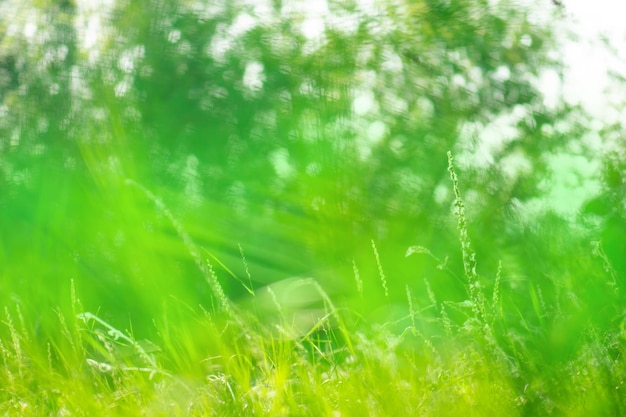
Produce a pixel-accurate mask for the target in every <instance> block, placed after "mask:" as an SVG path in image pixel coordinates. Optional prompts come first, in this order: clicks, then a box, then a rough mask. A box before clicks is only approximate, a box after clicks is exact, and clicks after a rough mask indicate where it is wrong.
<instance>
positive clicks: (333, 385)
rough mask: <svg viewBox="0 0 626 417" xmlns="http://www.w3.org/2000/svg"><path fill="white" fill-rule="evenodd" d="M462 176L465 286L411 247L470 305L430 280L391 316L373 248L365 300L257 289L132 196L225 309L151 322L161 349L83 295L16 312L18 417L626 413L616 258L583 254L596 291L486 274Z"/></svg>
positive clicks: (6, 385)
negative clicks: (237, 291)
mask: <svg viewBox="0 0 626 417" xmlns="http://www.w3.org/2000/svg"><path fill="white" fill-rule="evenodd" d="M448 162H449V166H448V170H449V174H450V183H451V184H452V187H453V190H454V218H453V220H454V221H455V222H456V231H457V243H458V246H457V249H458V251H459V253H460V257H461V259H462V262H461V264H460V265H459V266H460V268H457V269H459V270H453V269H454V268H455V266H449V265H447V264H446V263H445V262H441V261H440V260H439V258H437V257H436V256H435V255H434V254H433V253H432V252H431V250H430V249H429V248H426V247H423V246H411V247H409V248H407V250H406V253H404V254H403V255H405V256H406V257H409V258H411V257H426V258H430V259H433V260H434V261H436V262H435V263H436V264H437V268H438V269H439V270H440V271H443V273H446V274H449V275H454V276H456V278H458V279H459V280H461V281H462V287H463V288H464V295H463V297H461V298H457V299H454V300H450V299H446V297H447V296H448V294H447V293H446V292H445V291H444V292H442V291H438V290H437V288H436V287H435V286H433V285H430V281H429V279H428V276H426V275H425V276H416V277H415V279H416V280H419V285H415V283H411V282H406V283H405V285H404V288H403V290H404V291H402V292H403V294H402V299H403V301H402V302H395V303H391V301H390V300H391V298H390V294H389V292H390V291H396V290H397V287H398V286H397V285H391V286H390V285H389V284H390V283H389V282H388V280H390V279H391V278H390V277H389V276H387V275H386V272H385V268H386V265H385V257H384V256H380V253H379V252H380V251H379V249H381V248H379V247H377V245H376V242H375V241H373V240H372V241H371V242H369V243H371V250H372V251H371V254H370V258H371V259H372V260H373V261H374V262H375V263H376V268H375V274H373V275H374V276H373V277H367V276H365V275H364V271H360V270H359V268H358V265H357V264H356V263H354V265H353V271H352V272H353V275H352V276H350V277H343V278H342V279H343V280H344V281H346V282H351V283H352V284H351V285H353V290H352V293H353V296H352V300H350V299H347V298H345V297H338V298H339V299H337V300H335V299H333V297H332V295H329V294H328V293H327V291H326V290H325V289H324V287H323V285H322V284H320V282H318V281H317V280H316V279H315V278H314V277H313V278H295V277H294V278H292V279H289V280H284V281H283V282H279V283H278V284H275V285H268V286H265V287H263V288H254V285H253V281H254V279H253V277H251V276H247V277H246V276H245V275H243V276H237V274H236V273H235V272H233V271H232V270H231V268H234V266H230V267H229V266H228V265H226V264H224V263H223V262H221V261H220V260H219V259H218V257H216V256H212V255H211V254H210V253H209V252H207V251H205V250H202V248H200V247H199V246H197V245H196V243H195V242H194V240H193V239H192V238H191V236H190V235H189V234H188V232H187V231H186V230H185V228H184V227H183V226H182V225H181V224H180V222H179V221H178V220H177V218H176V216H175V214H173V212H172V211H171V210H170V209H169V208H168V207H166V206H165V205H164V204H163V203H162V202H161V200H159V198H158V197H157V196H155V195H154V194H152V193H151V192H150V191H148V190H147V189H144V188H142V187H141V186H140V185H138V184H135V183H132V182H129V183H128V185H129V186H131V187H134V188H142V189H141V192H143V193H145V194H146V195H147V197H148V198H149V199H151V200H152V202H153V203H154V205H155V209H156V210H158V211H160V212H161V213H162V215H163V216H164V218H165V220H166V221H167V222H170V223H171V226H172V227H173V229H174V230H175V231H176V235H177V238H178V239H179V240H180V241H181V242H182V243H183V245H184V246H185V248H186V250H187V256H188V257H189V259H191V260H192V261H193V262H194V264H195V267H196V268H197V269H198V271H200V273H201V275H202V277H203V279H204V282H203V285H205V286H206V288H207V289H208V290H209V291H210V293H211V295H210V297H209V298H210V300H206V301H205V302H203V303H200V304H199V305H191V304H189V303H186V302H184V301H183V300H176V301H175V302H168V303H166V304H167V305H166V306H165V307H164V308H163V309H162V310H160V311H161V313H162V314H161V315H160V316H154V317H150V322H151V323H150V324H142V326H144V327H146V326H147V327H150V328H151V330H150V331H148V332H147V333H146V332H145V331H144V330H145V329H143V330H142V329H139V328H137V329H135V328H133V324H132V321H128V322H126V323H127V327H124V328H121V327H119V326H116V325H114V324H112V323H110V322H109V320H107V319H106V318H104V317H105V316H106V314H107V313H106V308H107V306H106V305H105V306H104V307H103V310H105V311H103V312H100V311H90V310H88V309H86V308H85V306H84V305H83V302H82V301H81V293H80V290H79V289H77V285H76V284H75V283H74V281H73V280H71V279H69V280H68V281H69V282H68V285H67V287H65V288H64V289H63V290H64V291H62V293H60V294H57V300H58V301H59V304H58V305H57V306H54V307H52V308H47V307H45V306H38V305H37V302H36V300H28V301H26V300H24V301H22V300H19V299H17V298H14V299H13V301H12V302H8V303H7V304H6V305H5V306H4V310H3V312H2V330H1V332H0V334H1V338H0V356H1V357H0V360H1V361H2V367H1V368H0V387H1V388H0V412H1V413H2V415H4V416H81V415H84V416H259V415H271V416H329V417H339V416H393V415H403V416H457V415H470V416H502V415H507V416H535V415H555V416H561V415H562V416H589V415H593V416H616V415H623V414H624V413H626V395H624V394H623V390H624V389H626V387H624V378H625V376H626V375H625V374H626V363H625V359H624V347H625V343H626V330H625V326H624V318H623V308H622V307H621V303H620V300H621V299H623V296H621V293H622V289H621V287H620V285H619V281H618V279H619V277H618V275H617V273H616V271H615V270H613V269H612V266H611V265H610V262H609V260H608V258H607V257H606V255H604V253H603V251H602V247H601V245H600V244H598V243H596V245H595V246H594V248H595V250H592V249H591V248H590V249H589V251H588V252H587V253H581V254H580V256H581V257H582V258H585V260H584V262H587V265H588V267H587V268H586V270H584V271H581V272H582V273H583V274H581V275H584V276H565V275H564V276H558V277H553V278H551V279H552V281H551V282H548V281H550V280H549V279H547V278H546V279H545V280H544V282H543V283H539V284H534V283H533V282H532V281H531V280H527V281H525V282H523V283H522V284H521V285H519V284H518V285H517V286H516V285H514V284H513V283H514V281H512V280H510V279H509V273H508V272H507V265H506V262H502V261H501V262H499V263H498V267H497V268H496V270H494V271H489V272H488V273H486V272H483V273H482V274H479V273H478V272H477V265H479V264H480V258H479V257H477V256H476V253H475V252H474V250H473V246H472V240H471V236H470V232H469V229H468V219H467V218H466V212H465V205H464V202H463V199H462V196H461V193H462V190H461V189H460V186H459V181H458V178H457V176H456V173H455V170H454V165H453V160H452V156H451V154H450V153H448ZM139 249H141V248H139ZM240 249H241V257H240V259H239V261H240V262H241V265H242V266H243V268H242V270H243V271H247V273H250V271H249V268H248V264H247V259H246V256H245V248H240ZM479 270H480V268H479ZM217 271H221V273H220V274H218V273H217ZM368 273H369V272H368ZM569 273H570V272H567V271H564V274H569ZM218 275H219V276H218ZM228 275H231V277H230V279H231V280H233V279H234V278H237V280H238V281H237V282H238V285H240V286H241V287H242V288H243V289H245V292H246V293H248V295H249V296H248V297H243V298H238V299H237V300H232V299H231V298H230V297H229V295H228V293H227V291H225V289H224V286H223V285H222V283H221V281H222V280H224V279H225V278H224V277H225V276H228ZM155 279H158V277H157V278H155ZM161 279H164V277H161ZM369 286H375V288H373V289H372V288H368V287H369ZM416 288H418V289H420V288H421V289H422V291H423V292H424V293H423V294H422V293H416ZM65 290H67V291H65ZM170 290H171V287H170V288H168V287H167V286H162V287H161V292H154V291H153V292H152V293H151V294H150V299H151V300H152V301H153V302H154V303H155V304H159V303H164V300H170V301H171V294H169V293H168V292H169V291H170ZM367 291H376V292H379V296H380V298H381V299H382V300H389V301H388V302H387V304H386V306H385V309H386V310H391V309H393V310H394V311H395V312H396V313H395V315H394V319H393V320H392V321H387V320H386V317H387V316H386V315H381V314H378V315H376V314H372V311H371V310H372V305H368V302H367V299H364V293H366V292H367ZM590 293H591V295H590ZM396 295H397V294H396ZM357 299H360V302H355V301H354V300H357ZM372 302H373V301H372ZM120 305H121V306H123V304H120ZM203 305H204V307H203ZM112 317H114V316H112ZM112 319H113V320H115V319H114V318H112ZM117 323H120V321H119V320H117ZM122 323H123V322H122ZM144 334H150V338H149V339H147V338H144V337H143V336H142V335H144Z"/></svg>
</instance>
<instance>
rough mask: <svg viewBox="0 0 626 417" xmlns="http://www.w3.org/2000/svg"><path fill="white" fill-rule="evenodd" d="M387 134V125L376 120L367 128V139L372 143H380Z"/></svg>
mask: <svg viewBox="0 0 626 417" xmlns="http://www.w3.org/2000/svg"><path fill="white" fill-rule="evenodd" d="M386 132H387V125H386V124H385V122H383V121H380V120H376V121H375V122H372V123H370V125H369V126H368V128H367V138H368V139H369V140H370V142H372V143H377V142H380V140H381V139H382V138H383V137H384V136H385V133H386Z"/></svg>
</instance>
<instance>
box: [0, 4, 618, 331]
mask: <svg viewBox="0 0 626 417" xmlns="http://www.w3.org/2000/svg"><path fill="white" fill-rule="evenodd" d="M87 3H88V2H74V1H65V2H58V1H37V2H32V3H31V2H20V3H19V5H18V4H17V3H15V4H12V3H11V2H7V3H5V4H4V5H3V6H1V7H3V8H4V9H6V10H9V7H14V9H11V12H10V13H8V12H3V13H2V18H0V28H2V30H0V33H2V35H1V37H0V100H1V103H0V189H1V190H2V192H1V194H0V230H1V231H0V239H1V240H0V264H1V265H2V266H1V268H2V269H1V270H0V273H1V276H0V294H1V295H0V297H3V299H5V301H6V300H8V299H9V298H10V297H13V298H17V299H22V300H30V299H32V300H39V301H40V303H38V304H37V306H35V307H36V309H37V310H40V309H41V308H42V307H45V306H47V307H50V306H56V305H58V304H59V303H60V298H63V297H65V296H64V295H62V294H68V292H69V290H68V287H69V282H70V279H74V280H75V281H76V282H77V285H78V288H79V290H80V292H81V294H82V297H83V298H84V301H85V303H86V304H87V306H88V308H90V309H96V308H98V307H100V308H102V309H103V310H104V312H105V314H109V315H111V316H115V318H116V320H126V319H127V317H128V316H130V317H131V318H132V319H133V322H134V323H143V324H145V323H149V322H150V321H151V317H152V316H153V315H158V314H157V312H158V311H161V310H162V309H167V308H168V307H167V306H168V305H169V304H171V303H174V304H183V305H186V306H190V308H194V309H195V308H196V306H197V305H198V304H203V305H208V306H211V301H209V300H211V299H212V296H213V295H212V294H210V292H209V289H208V286H207V285H206V282H205V281H204V278H203V277H202V275H201V273H200V271H199V270H198V268H197V266H196V265H195V264H194V261H193V256H190V253H189V248H188V247H187V246H186V244H185V241H184V240H185V239H184V238H183V236H181V234H180V231H179V230H178V229H179V228H178V226H177V224H174V223H173V222H172V221H171V219H170V218H169V217H170V216H168V215H167V214H166V213H165V212H164V210H163V208H160V205H161V203H162V204H163V205H164V206H165V207H167V210H169V211H170V212H171V214H172V216H173V218H174V219H176V220H175V221H176V222H180V225H181V226H182V229H184V230H185V231H186V233H188V234H189V236H190V237H191V238H192V239H193V240H194V241H195V243H196V244H198V245H199V246H200V247H201V248H203V249H205V250H206V251H208V252H209V253H210V254H211V255H210V256H212V257H214V258H217V259H218V260H219V261H220V262H219V263H215V265H214V266H215V269H216V270H217V272H218V276H219V278H220V280H221V281H222V283H223V285H224V286H225V288H226V290H227V292H228V293H229V295H230V296H232V297H234V298H241V299H242V302H243V298H245V297H246V295H247V293H246V291H245V288H244V287H243V286H242V285H241V281H244V282H245V281H246V268H248V267H249V272H250V273H251V276H252V282H253V286H254V287H255V288H259V287H261V286H264V285H267V284H270V283H273V282H276V281H280V280H283V279H285V278H288V277H291V276H296V275H300V276H314V277H315V278H317V279H319V280H320V281H321V282H323V284H324V286H325V287H326V288H327V289H328V291H329V292H331V293H333V294H334V295H337V296H340V297H345V298H346V299H348V300H351V301H350V302H354V303H358V302H359V300H357V299H358V298H359V297H358V296H355V295H354V294H356V293H357V286H356V285H355V282H354V281H353V280H352V277H353V276H354V272H353V271H354V269H355V268H356V271H358V273H359V277H360V278H361V279H362V280H364V282H365V285H364V286H363V288H364V290H363V291H364V293H363V294H361V301H360V302H363V303H364V304H365V305H366V306H367V309H366V311H367V312H369V313H371V315H373V316H375V315H377V314H378V315H380V318H381V319H382V320H388V319H394V317H389V316H390V315H391V316H393V314H395V310H394V309H393V308H390V306H393V305H394V303H397V302H399V301H400V300H404V301H406V299H405V297H406V293H405V287H406V285H407V284H409V286H410V287H411V288H415V291H414V293H415V294H419V295H418V296H417V297H418V300H417V301H418V302H420V303H422V304H423V305H425V304H428V297H427V292H426V289H425V287H424V284H423V283H424V278H427V279H428V280H429V281H430V282H432V285H433V286H434V287H436V288H437V289H438V291H437V293H438V294H446V296H447V298H449V299H450V300H452V301H461V300H462V299H463V297H464V294H465V291H466V289H465V283H463V282H462V280H458V279H456V278H455V274H457V275H458V271H460V270H461V267H462V266H461V265H462V262H461V252H460V249H459V244H458V241H457V230H456V228H455V221H454V218H453V216H452V208H451V207H452V206H451V204H452V199H453V194H452V192H451V189H452V188H451V184H450V180H449V177H448V172H447V161H446V157H445V154H446V152H447V151H448V150H452V151H453V152H454V154H455V155H458V156H459V157H458V161H459V162H458V167H457V169H458V171H459V176H460V182H461V184H460V185H461V189H462V192H463V195H464V196H466V202H467V205H468V216H469V221H470V223H469V231H470V235H471V238H472V241H473V244H474V247H475V249H476V251H477V255H478V260H479V272H480V273H481V274H482V275H483V278H484V279H485V285H487V286H488V287H489V286H493V284H491V282H492V278H491V277H493V276H494V275H495V271H496V269H497V265H498V262H499V261H502V263H503V265H504V269H503V271H504V272H503V274H504V275H503V285H505V286H506V288H507V289H508V290H509V291H510V293H511V294H517V295H519V298H520V299H522V300H525V301H521V302H519V304H520V305H519V309H520V315H521V316H525V317H526V316H527V317H530V318H527V319H526V320H527V321H526V322H525V324H523V325H524V326H526V327H527V328H530V327H532V326H535V325H537V326H540V325H542V324H544V323H543V322H542V320H543V319H544V318H543V313H541V310H540V309H538V307H537V306H538V305H541V303H546V304H548V305H550V304H554V303H558V302H561V301H563V300H566V299H567V297H568V294H570V293H569V292H567V291H566V289H567V288H569V286H577V285H586V284H582V283H579V282H577V281H576V280H578V279H582V277H580V274H579V271H580V269H581V268H586V269H585V270H587V271H590V272H591V274H593V273H596V272H595V271H599V270H602V268H603V262H602V260H601V259H599V258H597V257H596V258H593V257H591V254H592V249H591V248H590V247H589V245H588V240H589V236H588V235H586V234H584V233H579V234H576V233H575V231H573V230H572V229H571V227H570V224H569V223H567V221H565V220H563V219H561V218H560V217H559V216H557V215H556V214H554V213H551V212H549V211H548V212H545V211H544V212H542V214H538V215H536V216H535V217H533V216H532V215H530V214H528V213H527V212H526V211H524V210H523V209H522V208H521V207H524V205H525V204H526V203H529V202H532V201H537V200H539V201H540V200H541V198H543V197H545V193H546V186H545V184H546V182H548V183H549V182H550V181H551V178H550V175H551V171H550V168H549V161H550V157H551V156H553V155H556V154H559V153H563V152H571V153H576V152H578V153H583V154H584V153H585V152H588V150H587V149H586V148H585V144H584V142H583V141H581V138H582V137H583V136H584V123H583V122H584V120H583V119H584V117H585V115H584V114H582V112H581V111H580V109H577V108H575V107H572V106H570V105H568V104H566V103H565V102H563V101H559V102H557V104H556V105H555V106H548V105H546V99H545V97H544V95H543V94H542V91H541V90H540V89H541V83H540V82H539V80H540V78H541V76H542V74H544V73H545V72H546V71H553V72H555V73H556V74H560V73H561V70H562V64H561V63H560V62H559V61H558V60H557V59H556V58H554V56H555V54H554V51H555V50H557V49H558V36H557V34H555V33H554V31H553V29H552V28H551V27H550V26H549V25H539V24H536V23H533V22H534V20H533V19H535V18H534V17H533V15H532V10H527V9H523V8H521V7H518V6H516V5H515V4H514V2H507V1H501V2H497V3H494V2H490V1H486V0H474V1H461V0H451V1H440V0H419V1H401V0H397V1H386V2H378V3H377V5H376V6H372V7H366V6H364V4H362V3H359V2H353V1H329V2H328V5H327V6H328V13H321V12H320V13H318V12H314V11H311V10H309V11H306V9H302V10H300V9H298V8H297V7H293V5H292V4H291V2H282V1H273V2H269V1H268V2H255V3H254V4H252V3H250V2H237V1H210V2H185V1H182V2H172V1H165V0H143V1H132V2H131V1H117V2H115V3H114V4H113V5H112V6H111V8H110V10H107V7H105V6H104V5H103V8H102V10H98V11H94V10H89V9H88V8H87ZM548 6H550V5H548ZM550 12H552V13H554V14H555V16H556V15H557V14H558V10H556V9H555V10H552V11H550V9H548V11H547V13H550ZM316 13H317V14H316ZM98 22H99V24H98ZM311 28H313V29H315V28H322V30H321V31H318V32H317V33H314V32H315V31H313V32H311V31H310V29H311ZM312 33H313V34H312ZM94 37H95V38H96V41H93V40H90V39H92V38H94ZM573 120H576V121H573ZM487 131H490V132H491V135H490V136H489V135H487V134H486V133H485V132H487ZM494 131H495V135H496V138H495V139H494V138H493V136H494V133H493V132H494ZM485 144H486V145H485ZM572 144H577V145H575V146H574V145H572ZM485 146H486V147H487V149H488V152H487V155H485V151H484V149H485ZM571 149H579V150H578V151H570V150H571ZM481 158H482V159H481ZM622 159H623V158H622ZM481 160H482V161H483V162H480V161H481ZM485 160H486V162H485ZM619 160H620V158H617V159H615V161H613V159H610V160H609V162H607V168H606V169H605V173H604V180H605V184H606V187H607V192H606V195H605V197H603V198H605V199H608V200H607V201H609V200H610V201H611V203H600V202H598V204H599V207H600V212H599V213H598V214H599V215H601V216H603V219H604V220H603V221H605V222H606V225H605V227H603V228H600V229H597V230H603V231H600V232H599V233H600V234H601V240H602V242H603V245H604V246H603V247H604V251H605V254H606V255H607V256H608V263H609V264H610V265H612V267H613V268H615V269H616V270H617V273H618V274H622V273H623V272H624V271H625V270H626V269H625V268H626V266H625V265H624V264H623V259H626V258H624V257H623V256H622V255H623V250H624V247H623V243H622V242H621V235H620V234H619V233H618V232H617V231H618V230H622V226H623V224H624V216H623V213H622V210H621V209H620V208H619V207H621V206H622V205H623V204H621V203H619V202H621V201H623V196H621V194H620V193H621V191H620V190H621V188H620V187H621V184H622V182H621V174H622V171H623V170H622V169H621V168H619V167H620V166H621V165H619V164H620V162H619ZM611 161H613V162H611ZM621 163H622V164H623V162H621ZM615 178H618V180H616V179H615ZM128 180H132V183H129V181H128ZM133 183H134V184H140V185H141V187H144V188H145V190H149V192H150V193H151V194H148V193H146V192H144V191H142V188H141V187H133V186H131V185H129V184H133ZM622 188H623V187H622ZM153 196H156V197H153ZM155 198H156V199H158V201H156V200H155ZM598 204H595V205H594V203H593V202H590V203H589V205H588V206H587V207H588V208H589V210H590V211H592V212H598V209H597V208H594V207H596V206H598ZM372 240H374V242H375V244H376V246H377V248H378V251H379V252H380V259H381V265H377V262H376V259H375V256H374V253H373V251H372V244H371V242H372ZM412 245H421V246H423V247H427V248H428V249H429V250H430V251H431V252H432V254H433V255H434V258H436V259H434V258H433V257H428V256H412V257H409V258H407V257H405V253H406V249H407V248H408V247H409V246H412ZM242 253H243V255H244V256H245V260H246V263H244V262H242ZM204 255H205V253H203V256H204ZM214 258H212V259H214ZM444 259H445V261H443V260H444ZM594 262H595V263H594ZM222 264H223V265H222ZM379 266H381V267H382V268H383V272H384V273H385V275H386V277H387V280H388V285H389V296H388V297H386V296H385V295H384V292H383V290H382V287H381V283H380V281H379V271H378V270H379ZM575 274H578V275H575ZM233 275H236V278H234V277H233ZM570 275H572V276H573V277H574V278H572V279H571V280H570V281H568V279H569V278H564V277H568V276H570ZM598 285H599V284H598ZM563 286H565V287H566V288H565V289H564V287H563ZM529 288H530V289H529ZM537 288H538V289H540V291H539V290H533V289H537ZM533 291H534V292H533ZM601 293H602V292H601V291H600V290H598V292H597V294H601ZM538 294H543V295H542V297H545V298H546V299H547V300H544V301H541V302H539V301H537V302H536V303H534V304H533V303H532V302H530V301H529V297H531V298H533V297H534V298H533V299H536V300H539V298H538V297H539V295H538ZM590 294H592V295H590V299H589V300H586V301H585V300H583V301H585V302H587V303H588V304H589V305H590V306H595V305H596V303H597V300H596V299H595V298H594V297H595V294H596V293H595V292H593V291H592V292H590ZM513 298H515V297H513ZM213 302H214V301H213ZM572 302H573V301H572ZM537 303H539V304H537ZM35 307H33V308H35ZM546 308H547V309H549V308H551V307H549V306H546ZM577 308H581V309H582V307H577ZM581 311H583V310H581ZM529 313H533V314H534V315H533V314H529ZM611 314H613V313H611ZM532 317H535V318H532ZM578 318H579V317H578V316H576V318H569V319H568V320H571V323H576V320H578ZM546 325H547V324H546Z"/></svg>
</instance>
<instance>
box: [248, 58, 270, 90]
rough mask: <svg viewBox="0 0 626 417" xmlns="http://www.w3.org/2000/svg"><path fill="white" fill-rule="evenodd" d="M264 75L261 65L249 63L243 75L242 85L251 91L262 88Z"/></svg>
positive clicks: (254, 62)
mask: <svg viewBox="0 0 626 417" xmlns="http://www.w3.org/2000/svg"><path fill="white" fill-rule="evenodd" d="M264 81H265V74H263V64H261V63H260V62H256V61H253V62H249V63H248V65H246V70H245V72H244V75H243V85H245V86H246V87H248V88H249V89H250V90H252V91H257V90H260V89H261V88H263V82H264Z"/></svg>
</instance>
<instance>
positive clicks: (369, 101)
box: [352, 90, 376, 116]
mask: <svg viewBox="0 0 626 417" xmlns="http://www.w3.org/2000/svg"><path fill="white" fill-rule="evenodd" d="M375 104H376V102H375V101H374V93H372V91H371V90H367V91H364V92H362V93H361V94H359V95H358V96H357V97H356V98H355V99H354V101H353V102H352V111H354V113H355V114H356V115H359V116H362V115H364V114H366V113H367V112H369V111H372V110H374V107H375V106H374V105H375Z"/></svg>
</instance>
